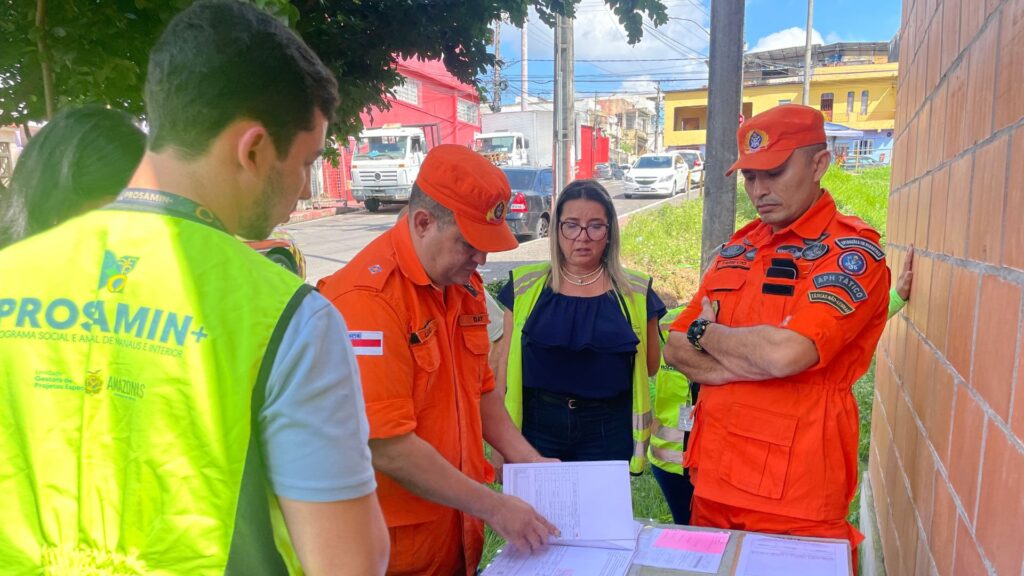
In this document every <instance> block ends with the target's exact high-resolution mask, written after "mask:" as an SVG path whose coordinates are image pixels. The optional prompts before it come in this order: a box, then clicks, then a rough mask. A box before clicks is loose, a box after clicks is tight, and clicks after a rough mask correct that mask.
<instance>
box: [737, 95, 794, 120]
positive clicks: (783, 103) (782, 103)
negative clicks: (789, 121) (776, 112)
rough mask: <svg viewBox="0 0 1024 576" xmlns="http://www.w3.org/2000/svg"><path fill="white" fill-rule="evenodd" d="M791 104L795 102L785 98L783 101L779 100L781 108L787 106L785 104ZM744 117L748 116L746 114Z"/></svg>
mask: <svg viewBox="0 0 1024 576" xmlns="http://www.w3.org/2000/svg"><path fill="white" fill-rule="evenodd" d="M791 102H793V100H792V99H790V98H784V99H782V100H779V106H783V105H785V104H790V103H791ZM744 116H746V114H744Z"/></svg>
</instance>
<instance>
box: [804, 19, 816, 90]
mask: <svg viewBox="0 0 1024 576" xmlns="http://www.w3.org/2000/svg"><path fill="white" fill-rule="evenodd" d="M813 24H814V0H807V43H806V44H805V45H804V97H803V104H804V106H809V105H810V104H811V31H812V30H813V28H812V25H813Z"/></svg>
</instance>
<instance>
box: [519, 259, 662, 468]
mask: <svg viewBox="0 0 1024 576" xmlns="http://www.w3.org/2000/svg"><path fill="white" fill-rule="evenodd" d="M550 268H551V265H550V264H547V263H541V264H528V265H526V266H519V267H518V268H515V269H514V270H512V280H511V281H512V289H513V294H514V298H515V304H514V305H513V307H512V336H511V340H509V351H508V368H507V371H506V376H505V380H506V388H507V389H506V392H505V407H506V408H507V409H508V413H509V415H511V416H512V421H513V422H515V424H516V426H519V427H520V428H521V427H522V422H523V326H525V325H526V320H527V319H528V318H529V317H530V313H531V312H533V307H534V306H535V305H536V304H537V300H538V299H539V298H540V294H541V292H543V291H544V287H545V286H546V285H547V277H548V271H549V270H550ZM626 275H627V278H628V279H629V284H630V285H629V287H628V290H627V291H625V292H623V291H622V290H619V291H618V292H619V295H620V296H621V298H620V299H619V303H620V305H621V306H622V311H623V314H624V315H625V316H626V317H627V318H628V319H629V322H630V325H631V326H632V328H633V333H635V334H636V336H637V338H638V339H639V340H640V344H639V345H638V346H637V349H636V360H635V361H634V362H633V429H632V430H633V455H632V457H631V458H630V460H629V471H630V472H632V473H634V474H640V473H641V472H643V471H644V461H645V456H646V455H647V442H648V440H649V439H650V436H651V430H650V428H651V392H650V386H649V385H648V375H647V346H648V345H649V344H653V343H649V342H647V288H648V286H649V285H650V277H649V276H647V275H646V274H644V273H642V272H635V271H633V270H627V271H626Z"/></svg>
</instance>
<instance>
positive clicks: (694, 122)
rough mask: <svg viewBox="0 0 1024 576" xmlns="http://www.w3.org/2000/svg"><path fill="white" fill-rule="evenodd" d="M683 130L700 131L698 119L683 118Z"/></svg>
mask: <svg viewBox="0 0 1024 576" xmlns="http://www.w3.org/2000/svg"><path fill="white" fill-rule="evenodd" d="M682 120H683V123H682V129H683V130H700V118H683V119H682Z"/></svg>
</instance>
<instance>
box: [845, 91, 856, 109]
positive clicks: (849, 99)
mask: <svg viewBox="0 0 1024 576" xmlns="http://www.w3.org/2000/svg"><path fill="white" fill-rule="evenodd" d="M853 97H854V94H853V91H852V90H851V91H850V92H847V93H846V113H847V114H853Z"/></svg>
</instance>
